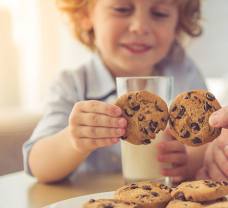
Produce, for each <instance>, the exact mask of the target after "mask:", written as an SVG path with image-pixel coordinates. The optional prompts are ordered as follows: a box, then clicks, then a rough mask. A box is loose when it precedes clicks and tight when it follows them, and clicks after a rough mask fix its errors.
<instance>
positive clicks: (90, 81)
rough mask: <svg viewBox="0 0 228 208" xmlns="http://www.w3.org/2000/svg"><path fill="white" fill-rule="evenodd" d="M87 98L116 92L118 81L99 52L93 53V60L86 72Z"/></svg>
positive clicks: (97, 97)
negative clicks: (116, 81)
mask: <svg viewBox="0 0 228 208" xmlns="http://www.w3.org/2000/svg"><path fill="white" fill-rule="evenodd" d="M86 80H87V92H86V97H87V99H96V100H97V99H100V100H102V98H105V97H107V96H109V95H110V94H116V83H115V79H114V78H113V77H112V75H111V73H110V71H109V70H108V69H107V67H106V66H105V65H104V63H103V62H102V60H101V58H100V57H99V55H98V54H94V55H92V61H91V62H90V66H89V67H88V71H87V74H86Z"/></svg>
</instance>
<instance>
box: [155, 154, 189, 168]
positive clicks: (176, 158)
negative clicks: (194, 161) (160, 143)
mask: <svg viewBox="0 0 228 208" xmlns="http://www.w3.org/2000/svg"><path fill="white" fill-rule="evenodd" d="M158 160H159V161H160V162H162V163H172V164H175V165H183V164H186V163H187V155H186V154H185V153H178V154H177V153H172V154H163V155H158Z"/></svg>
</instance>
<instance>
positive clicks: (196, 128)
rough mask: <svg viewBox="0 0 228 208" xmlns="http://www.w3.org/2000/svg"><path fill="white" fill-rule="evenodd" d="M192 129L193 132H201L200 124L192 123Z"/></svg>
mask: <svg viewBox="0 0 228 208" xmlns="http://www.w3.org/2000/svg"><path fill="white" fill-rule="evenodd" d="M190 127H191V129H192V130H193V131H200V127H199V124H198V123H191V126H190Z"/></svg>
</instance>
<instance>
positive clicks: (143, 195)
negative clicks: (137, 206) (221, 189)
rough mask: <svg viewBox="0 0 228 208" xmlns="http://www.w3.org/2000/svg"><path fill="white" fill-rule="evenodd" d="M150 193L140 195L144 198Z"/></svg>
mask: <svg viewBox="0 0 228 208" xmlns="http://www.w3.org/2000/svg"><path fill="white" fill-rule="evenodd" d="M148 196H149V195H148V194H142V195H139V197H140V198H141V199H142V198H144V197H148Z"/></svg>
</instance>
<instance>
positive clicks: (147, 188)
mask: <svg viewBox="0 0 228 208" xmlns="http://www.w3.org/2000/svg"><path fill="white" fill-rule="evenodd" d="M142 189H143V190H151V187H150V186H142Z"/></svg>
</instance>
